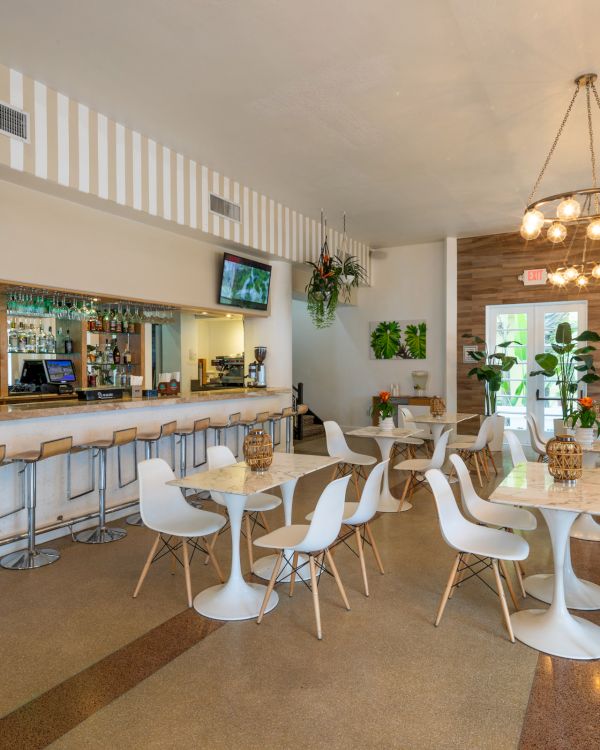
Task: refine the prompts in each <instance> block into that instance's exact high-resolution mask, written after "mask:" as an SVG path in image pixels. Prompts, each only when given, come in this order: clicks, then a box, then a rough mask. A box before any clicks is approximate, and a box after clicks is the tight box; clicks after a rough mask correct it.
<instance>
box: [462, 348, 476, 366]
mask: <svg viewBox="0 0 600 750" xmlns="http://www.w3.org/2000/svg"><path fill="white" fill-rule="evenodd" d="M477 351H479V346H478V344H463V364H465V365H472V364H473V362H475V360H474V359H473V357H472V356H471V352H477Z"/></svg>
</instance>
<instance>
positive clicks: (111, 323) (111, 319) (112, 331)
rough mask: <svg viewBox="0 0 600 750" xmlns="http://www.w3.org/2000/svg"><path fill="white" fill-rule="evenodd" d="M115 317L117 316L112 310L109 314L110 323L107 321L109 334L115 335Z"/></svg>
mask: <svg viewBox="0 0 600 750" xmlns="http://www.w3.org/2000/svg"><path fill="white" fill-rule="evenodd" d="M116 316H117V314H116V312H115V311H114V310H113V311H112V312H111V314H110V321H109V327H110V332H111V333H116V332H117V317H116Z"/></svg>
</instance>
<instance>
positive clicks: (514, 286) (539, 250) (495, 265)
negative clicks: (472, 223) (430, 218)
mask: <svg viewBox="0 0 600 750" xmlns="http://www.w3.org/2000/svg"><path fill="white" fill-rule="evenodd" d="M582 250H583V241H581V242H579V241H578V242H577V243H576V244H575V245H574V246H573V248H572V250H571V254H570V258H571V259H572V260H573V261H574V262H578V261H579V260H580V259H581V253H582ZM565 252H566V250H565V247H564V246H562V245H560V246H558V247H553V246H552V245H550V243H549V242H547V240H545V239H539V240H535V241H532V242H528V243H526V242H525V240H523V238H522V237H521V236H520V235H519V234H518V233H511V234H493V235H487V236H484V237H469V238H466V239H459V240H458V284H457V295H458V303H457V321H458V323H457V334H458V351H457V397H458V410H459V411H461V412H478V413H483V388H482V386H481V385H480V383H479V382H478V381H477V379H471V378H468V377H467V372H468V371H469V370H470V369H471V367H472V365H469V364H463V349H462V348H463V344H465V343H468V342H467V341H466V340H464V339H462V338H461V337H462V334H463V333H465V332H467V331H470V332H472V333H473V334H475V335H477V336H481V337H482V338H485V308H486V305H508V304H526V303H534V302H560V301H567V300H582V299H586V300H587V301H588V328H590V329H591V330H595V331H600V286H598V284H596V283H591V284H590V285H589V287H588V289H587V290H586V291H584V292H579V291H578V290H577V289H576V288H573V285H571V286H570V288H569V289H557V288H556V287H553V286H552V285H550V284H546V285H544V286H524V285H523V282H521V281H519V280H518V279H517V276H519V275H520V274H522V273H523V271H524V270H525V269H526V268H548V269H554V268H556V267H557V266H559V265H562V260H563V259H564V256H565ZM588 258H589V259H590V260H595V259H598V260H600V243H599V247H598V250H597V251H596V253H595V254H594V253H593V252H592V253H590V251H589V248H588ZM598 360H599V361H598V362H597V363H596V364H597V365H599V364H600V357H599V358H598ZM588 392H589V395H590V396H595V397H599V396H600V388H599V387H598V386H590V387H589V389H588Z"/></svg>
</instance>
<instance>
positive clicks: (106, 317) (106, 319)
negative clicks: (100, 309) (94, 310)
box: [102, 309, 110, 333]
mask: <svg viewBox="0 0 600 750" xmlns="http://www.w3.org/2000/svg"><path fill="white" fill-rule="evenodd" d="M102 330H103V331H104V333H108V332H109V331H110V315H109V314H108V309H106V310H105V311H104V317H103V318H102Z"/></svg>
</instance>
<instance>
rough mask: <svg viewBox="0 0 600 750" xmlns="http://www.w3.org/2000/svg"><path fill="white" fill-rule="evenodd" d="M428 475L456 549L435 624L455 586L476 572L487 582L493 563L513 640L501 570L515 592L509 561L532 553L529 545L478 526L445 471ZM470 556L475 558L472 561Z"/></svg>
mask: <svg viewBox="0 0 600 750" xmlns="http://www.w3.org/2000/svg"><path fill="white" fill-rule="evenodd" d="M425 476H426V478H427V481H428V482H429V484H430V486H431V489H432V492H433V496H434V498H435V504H436V507H437V511H438V518H439V523H440V530H441V532H442V537H443V538H444V541H445V542H446V544H447V545H448V546H450V547H452V548H453V549H454V550H456V553H457V554H456V557H455V558H454V562H453V564H452V568H451V570H450V575H449V577H448V582H447V584H446V588H445V589H444V593H443V594H442V598H441V601H440V605H439V608H438V612H437V616H436V619H435V625H436V627H437V626H438V625H439V624H440V621H441V619H442V615H443V614H444V609H445V608H446V603H447V601H448V599H450V598H451V597H452V594H453V593H454V590H455V589H456V587H457V586H459V585H460V584H461V583H464V582H466V581H467V580H468V579H469V578H472V577H473V576H475V577H477V578H479V579H480V580H482V581H483V582H484V583H485V584H486V585H488V584H487V581H485V580H484V579H483V578H481V574H482V573H483V571H484V570H487V569H489V568H490V567H491V568H492V570H493V572H494V578H495V581H496V588H497V590H498V596H499V598H500V605H501V607H502V614H503V615H504V622H505V624H506V628H507V630H508V635H509V637H510V640H511V641H512V642H513V643H514V641H515V636H514V633H513V629H512V625H511V623H510V615H509V612H508V604H507V603H506V596H505V594H504V587H503V585H502V578H501V575H500V573H501V572H502V575H503V576H504V579H505V580H506V582H507V585H509V591H511V592H512V585H510V578H509V576H508V571H507V569H506V561H510V562H514V561H515V560H518V561H520V560H524V559H525V558H526V557H527V555H528V554H529V545H528V544H527V542H526V541H525V540H524V539H522V538H521V537H520V536H517V535H516V534H511V533H510V532H509V531H502V530H500V529H490V528H488V527H487V526H479V525H477V524H474V523H472V522H471V521H468V520H467V519H466V518H464V517H463V515H462V514H461V512H460V510H459V509H458V505H457V504H456V500H455V498H454V494H453V493H452V488H451V486H450V484H449V482H448V480H447V478H446V477H445V476H444V474H442V472H441V471H439V469H432V470H430V471H428V472H427V473H426V475H425ZM471 558H473V561H472V562H471ZM511 597H512V599H513V603H514V604H515V608H518V605H517V601H516V597H515V596H514V592H512V593H511Z"/></svg>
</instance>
